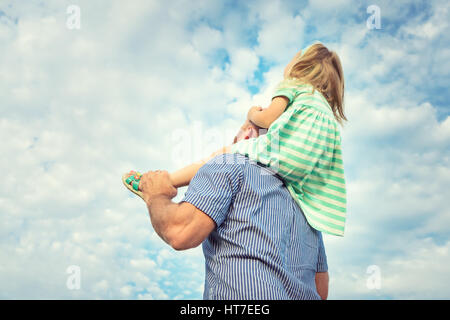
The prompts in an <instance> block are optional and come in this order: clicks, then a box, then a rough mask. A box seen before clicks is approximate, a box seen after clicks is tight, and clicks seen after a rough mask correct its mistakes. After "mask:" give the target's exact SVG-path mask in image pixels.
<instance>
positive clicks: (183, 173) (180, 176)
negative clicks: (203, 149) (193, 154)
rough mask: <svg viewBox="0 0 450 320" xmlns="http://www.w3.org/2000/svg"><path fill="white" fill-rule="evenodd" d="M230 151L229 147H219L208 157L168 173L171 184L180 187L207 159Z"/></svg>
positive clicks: (186, 182)
mask: <svg viewBox="0 0 450 320" xmlns="http://www.w3.org/2000/svg"><path fill="white" fill-rule="evenodd" d="M230 152H231V147H224V148H221V149H220V150H218V151H216V152H214V153H213V154H211V155H210V156H209V157H207V158H205V159H202V160H200V161H198V162H195V163H193V164H190V165H188V166H186V167H184V168H182V169H180V170H177V171H175V172H172V173H170V174H169V176H170V180H171V181H172V185H173V186H174V187H175V188H180V187H184V186H187V185H189V183H190V182H191V180H192V178H194V176H195V174H196V173H197V171H198V170H199V169H200V168H201V167H202V166H203V165H204V164H205V163H207V162H208V161H209V160H211V159H212V158H214V157H215V156H217V155H219V154H224V153H230Z"/></svg>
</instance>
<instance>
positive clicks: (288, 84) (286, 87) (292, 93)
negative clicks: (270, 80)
mask: <svg viewBox="0 0 450 320" xmlns="http://www.w3.org/2000/svg"><path fill="white" fill-rule="evenodd" d="M296 95H297V86H296V85H295V84H294V83H293V82H292V80H289V79H285V80H283V81H281V82H280V83H279V84H278V86H277V87H276V88H275V91H274V93H273V95H272V99H273V98H276V97H286V98H288V99H289V103H288V105H290V104H291V103H292V101H294V99H295V97H296Z"/></svg>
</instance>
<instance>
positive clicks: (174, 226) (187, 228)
mask: <svg viewBox="0 0 450 320" xmlns="http://www.w3.org/2000/svg"><path fill="white" fill-rule="evenodd" d="M139 189H141V190H142V193H143V194H144V200H145V202H146V203H147V208H148V212H149V214H150V220H151V222H152V225H153V228H154V229H155V231H156V233H157V234H158V235H159V236H160V237H161V238H162V239H163V240H164V241H165V242H166V243H168V244H169V245H170V246H171V247H172V248H174V249H175V250H186V249H190V248H194V247H196V246H198V245H199V244H200V243H202V242H203V240H205V239H206V237H207V236H208V235H209V234H210V233H211V231H213V230H214V228H215V227H216V225H215V222H214V221H213V220H212V219H211V218H210V217H209V216H207V215H206V214H204V213H203V212H202V211H200V210H198V209H197V208H196V207H195V206H193V205H192V204H190V203H187V202H183V203H181V204H178V203H174V202H172V201H171V199H172V198H173V197H175V196H176V194H177V190H176V189H175V188H174V187H173V186H172V184H171V183H170V179H169V174H168V173H167V172H166V171H162V172H161V171H158V172H148V173H146V174H144V175H143V176H142V178H141V182H140V184H139Z"/></svg>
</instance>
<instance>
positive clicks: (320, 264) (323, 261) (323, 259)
mask: <svg viewBox="0 0 450 320" xmlns="http://www.w3.org/2000/svg"><path fill="white" fill-rule="evenodd" d="M327 271H328V263H327V255H326V254H325V246H324V244H323V239H322V233H321V232H319V257H318V259H317V267H316V272H327Z"/></svg>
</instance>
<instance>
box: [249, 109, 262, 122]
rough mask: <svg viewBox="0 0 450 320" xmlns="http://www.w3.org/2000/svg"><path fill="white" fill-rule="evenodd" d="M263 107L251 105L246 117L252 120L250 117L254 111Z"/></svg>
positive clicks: (258, 110)
mask: <svg viewBox="0 0 450 320" xmlns="http://www.w3.org/2000/svg"><path fill="white" fill-rule="evenodd" d="M262 110H263V108H262V107H261V106H253V107H251V108H250V110H248V113H247V119H248V120H250V121H252V117H253V115H254V114H255V113H257V112H260V111H262Z"/></svg>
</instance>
